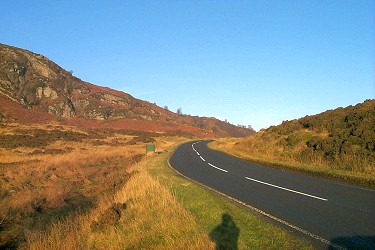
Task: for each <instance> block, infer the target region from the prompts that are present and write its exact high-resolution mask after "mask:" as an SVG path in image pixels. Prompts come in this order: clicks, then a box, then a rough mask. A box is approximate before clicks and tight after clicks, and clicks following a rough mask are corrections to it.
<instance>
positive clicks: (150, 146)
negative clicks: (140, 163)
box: [146, 143, 155, 166]
mask: <svg viewBox="0 0 375 250" xmlns="http://www.w3.org/2000/svg"><path fill="white" fill-rule="evenodd" d="M148 152H154V153H155V144H153V143H150V144H146V166H148V159H147V158H148V157H147V155H148Z"/></svg>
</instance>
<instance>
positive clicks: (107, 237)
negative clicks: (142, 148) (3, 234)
mask: <svg viewBox="0 0 375 250" xmlns="http://www.w3.org/2000/svg"><path fill="white" fill-rule="evenodd" d="M144 164H146V163H145V161H144V162H142V163H140V164H138V165H136V166H135V167H133V168H131V170H130V171H131V172H134V173H135V174H134V175H133V177H132V178H130V179H129V181H128V182H127V183H126V184H125V186H124V188H123V189H121V190H119V191H118V192H117V193H116V194H115V195H114V197H113V199H109V198H106V199H102V200H101V202H100V203H99V205H98V206H97V208H96V209H95V210H93V211H92V212H90V213H88V214H83V215H77V216H75V217H73V218H69V219H66V220H64V221H62V222H60V223H57V224H54V225H53V226H52V227H51V229H50V230H47V231H46V232H36V233H35V232H34V233H30V234H29V235H28V237H27V243H26V244H25V245H24V246H23V248H25V249H129V248H130V249H131V248H135V249H149V248H152V249H176V246H178V248H180V249H209V248H213V245H212V242H210V240H209V238H208V237H207V235H205V234H203V233H201V232H200V230H199V229H198V226H197V222H196V221H195V219H194V217H193V216H192V215H191V214H190V213H189V212H188V211H187V210H186V209H185V208H184V207H183V206H182V205H181V204H180V203H179V202H178V201H177V200H176V198H175V197H174V195H173V194H172V193H171V192H170V191H169V190H168V189H167V188H166V187H164V186H162V185H161V184H160V183H159V182H158V181H156V180H155V179H153V178H152V177H151V176H150V175H149V174H148V173H147V172H146V171H145V170H144ZM116 203H120V204H126V209H125V210H124V212H123V213H122V215H121V218H120V220H119V222H118V224H117V225H116V226H114V227H108V228H104V229H102V230H99V231H97V230H93V227H92V225H93V223H95V222H97V221H98V220H99V218H100V217H101V216H102V215H103V214H104V213H106V211H107V209H108V208H109V207H111V206H112V205H113V204H116Z"/></svg>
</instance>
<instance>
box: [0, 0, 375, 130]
mask: <svg viewBox="0 0 375 250" xmlns="http://www.w3.org/2000/svg"><path fill="white" fill-rule="evenodd" d="M1 8H2V9H3V11H2V14H1V16H0V43H4V44H8V45H12V46H16V47H20V48H23V49H27V50H30V51H32V52H35V53H39V54H43V55H44V56H46V57H48V58H49V59H50V60H52V61H54V62H55V63H57V64H58V65H60V66H61V67H63V68H64V69H66V70H73V74H74V75H75V76H76V77H78V78H80V79H82V80H84V81H88V82H90V83H93V84H96V85H101V86H107V87H110V88H113V89H116V90H121V91H124V92H126V93H129V94H131V95H132V96H134V97H136V98H139V99H142V100H146V101H149V102H152V103H156V104H157V105H159V106H161V107H164V106H168V108H169V110H171V111H174V112H176V110H177V109H178V108H181V110H182V112H183V113H184V114H190V115H199V116H207V117H216V118H218V119H221V120H227V121H228V122H230V123H232V124H236V125H237V124H240V125H246V126H247V125H251V126H252V127H253V128H254V129H255V130H260V129H262V128H267V127H269V126H271V125H278V124H280V123H281V122H282V121H284V120H291V119H296V118H300V117H304V116H305V115H313V114H317V113H321V112H323V111H325V110H329V109H335V108H337V107H346V106H348V105H355V104H357V103H360V102H363V101H364V100H366V99H374V98H375V1H373V0H353V1H351V0H337V1H335V0H314V1H311V0H307V1H305V0H294V1H291V0H277V1H274V0H267V1H257V0H252V1H250V0H249V1H236V0H230V1H220V0H217V1H211V0H210V1H205V0H200V1H195V0H189V1H187V0H185V1H182V0H176V1H157V0H153V1H151V0H150V1H125V0H123V1H114V0H113V1H94V0H92V1H88V0H87V1H80V0H74V1H50V0H48V1H38V0H34V1H28V0H24V1H20V0H2V1H1Z"/></svg>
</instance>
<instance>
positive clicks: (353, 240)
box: [328, 235, 375, 250]
mask: <svg viewBox="0 0 375 250" xmlns="http://www.w3.org/2000/svg"><path fill="white" fill-rule="evenodd" d="M331 243H333V244H334V245H338V246H340V247H342V248H344V249H375V236H359V235H358V236H350V237H338V238H335V239H332V240H331ZM335 249H336V248H335V247H334V246H330V247H329V248H328V250H335Z"/></svg>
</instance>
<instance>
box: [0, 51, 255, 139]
mask: <svg viewBox="0 0 375 250" xmlns="http://www.w3.org/2000/svg"><path fill="white" fill-rule="evenodd" d="M10 100H11V101H10ZM0 104H1V106H0V107H1V108H0V118H1V117H3V119H4V117H6V118H8V119H16V120H18V121H20V122H26V123H27V122H45V121H53V120H56V118H58V119H57V120H58V121H59V122H62V123H66V124H70V125H82V126H89V127H106V128H126V129H136V130H148V131H161V132H163V131H171V130H172V131H184V132H187V133H191V134H196V135H206V136H219V137H220V136H234V137H242V136H247V135H250V134H253V133H254V131H253V130H249V129H246V128H241V127H237V126H234V125H232V124H228V123H225V122H222V121H220V120H218V119H215V118H205V117H193V116H187V115H178V114H176V113H173V112H170V111H168V110H166V109H163V108H161V107H158V106H157V105H155V104H152V103H149V102H147V101H142V100H139V99H136V98H134V97H132V96H131V95H129V94H127V93H124V92H121V91H116V90H113V89H110V88H106V87H100V86H96V85H93V84H90V83H88V82H84V81H82V80H80V79H78V78H77V77H74V76H73V75H72V74H71V73H70V72H67V71H66V70H64V69H62V68H61V67H59V66H58V65H57V64H55V63H54V62H52V61H50V60H49V59H48V58H46V57H45V56H43V55H39V54H35V53H32V52H30V51H27V50H23V49H18V48H15V47H11V46H7V45H3V44H0ZM25 108H27V112H25ZM25 113H27V114H29V115H25ZM30 117H32V119H31V118H30Z"/></svg>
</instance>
